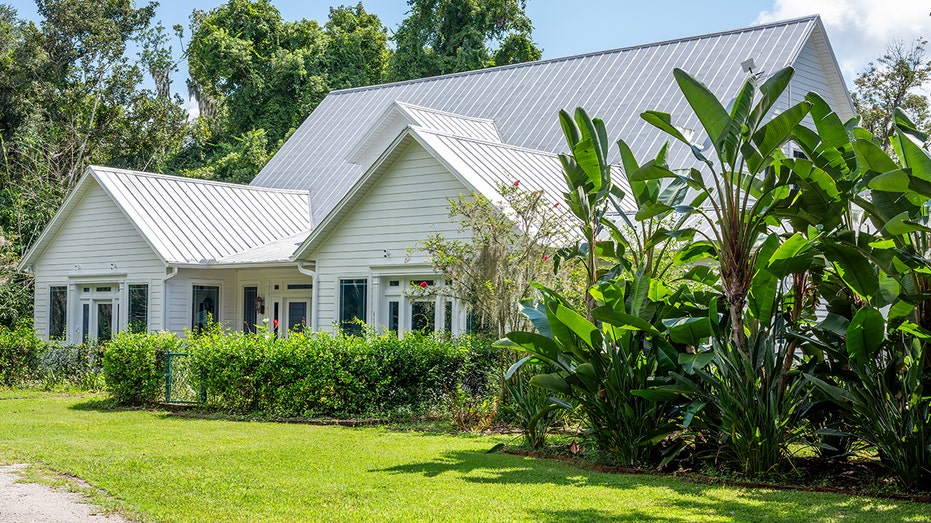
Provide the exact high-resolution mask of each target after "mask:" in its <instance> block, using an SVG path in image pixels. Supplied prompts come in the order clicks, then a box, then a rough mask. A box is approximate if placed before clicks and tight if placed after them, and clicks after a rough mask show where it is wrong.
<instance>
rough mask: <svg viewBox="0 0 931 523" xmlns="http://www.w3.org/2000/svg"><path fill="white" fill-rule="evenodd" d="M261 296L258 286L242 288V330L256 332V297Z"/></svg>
mask: <svg viewBox="0 0 931 523" xmlns="http://www.w3.org/2000/svg"><path fill="white" fill-rule="evenodd" d="M258 296H259V288H258V287H243V289H242V331H243V332H251V333H253V334H255V323H256V319H257V318H258V317H257V315H256V312H257V311H256V309H255V299H256V298H258Z"/></svg>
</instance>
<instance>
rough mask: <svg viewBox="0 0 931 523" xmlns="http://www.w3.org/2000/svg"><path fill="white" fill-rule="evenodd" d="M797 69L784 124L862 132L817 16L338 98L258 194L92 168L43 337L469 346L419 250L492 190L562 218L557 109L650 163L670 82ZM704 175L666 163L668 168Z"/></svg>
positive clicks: (46, 278)
mask: <svg viewBox="0 0 931 523" xmlns="http://www.w3.org/2000/svg"><path fill="white" fill-rule="evenodd" d="M748 59H752V63H753V69H752V70H748V67H747V65H748V63H749V62H748ZM742 64H743V65H742ZM787 65H791V66H794V67H795V69H796V74H795V77H794V79H793V80H792V84H791V86H790V87H789V89H788V90H787V91H786V93H785V94H784V95H783V97H782V99H781V100H779V102H777V104H776V105H775V107H774V109H773V110H774V111H780V110H783V109H785V108H786V107H788V106H789V105H791V104H794V103H796V102H798V101H799V100H801V99H802V98H803V97H804V96H805V94H806V93H808V92H810V91H815V92H818V93H819V94H820V95H821V96H822V97H824V98H825V99H826V100H827V101H828V102H829V103H830V104H831V105H832V106H833V107H834V108H835V110H836V111H838V113H839V114H840V115H841V116H842V117H850V116H853V107H852V105H851V103H850V98H849V94H848V92H847V90H846V87H845V86H844V81H843V78H842V76H841V73H840V71H839V69H838V67H837V63H836V60H835V58H834V54H833V52H832V50H831V46H830V44H829V42H828V39H827V36H826V35H825V31H824V27H823V26H822V24H821V21H820V19H819V18H818V17H816V16H813V17H806V18H800V19H795V20H788V21H784V22H777V23H773V24H768V25H761V26H755V27H749V28H744V29H738V30H734V31H727V32H722V33H715V34H708V35H701V36H696V37H690V38H683V39H678V40H670V41H665V42H658V43H653V44H646V45H641V46H635V47H628V48H623V49H616V50H611V51H603V52H597V53H590V54H584V55H579V56H572V57H567V58H558V59H553V60H544V61H539V62H532V63H525V64H518V65H512V66H505V67H497V68H493V69H485V70H479V71H472V72H466V73H458V74H452V75H446V76H440V77H434V78H426V79H421V80H412V81H407V82H399V83H393V84H385V85H378V86H372V87H364V88H357V89H347V90H343V91H334V92H332V93H330V94H329V95H328V96H327V97H326V98H325V99H324V100H323V102H322V103H321V104H320V105H319V106H318V107H317V108H316V109H315V110H314V112H313V113H312V114H311V115H310V116H309V117H308V118H307V119H306V120H305V121H304V123H303V124H302V125H301V126H300V128H298V130H297V131H296V132H295V133H294V135H293V136H292V137H291V138H290V139H289V140H288V141H287V143H285V144H284V146H283V147H282V148H281V150H280V151H279V152H278V153H277V154H276V155H275V156H274V157H273V158H272V159H271V161H270V162H269V163H268V165H267V166H266V167H265V168H264V169H263V170H262V172H261V173H259V175H258V176H257V177H256V178H255V180H253V182H252V184H251V185H249V186H239V185H232V184H223V183H213V182H205V181H200V180H192V179H185V178H179V177H172V176H163V175H158V174H149V173H142V172H131V171H124V170H119V169H111V168H107V167H91V168H89V169H88V172H87V173H86V174H85V175H84V177H83V178H82V179H81V180H80V181H79V182H78V184H77V186H76V187H75V189H74V190H73V192H72V193H71V194H70V195H69V197H68V198H67V199H66V201H65V202H64V204H63V205H62V208H61V209H60V210H59V212H58V213H57V214H56V215H55V217H54V218H53V219H52V221H51V223H50V224H49V225H48V227H47V228H46V230H45V231H44V232H43V234H42V235H41V237H40V238H39V240H38V241H37V242H36V243H35V245H33V246H32V247H31V249H30V250H29V252H28V253H27V254H26V255H25V257H24V258H23V261H22V263H21V267H22V268H23V269H26V270H30V271H32V272H33V273H34V274H35V277H36V295H35V326H36V332H37V333H38V334H39V335H40V336H42V337H45V338H58V339H63V340H65V341H66V342H69V343H77V342H81V341H82V340H86V339H106V338H108V337H110V336H112V334H113V333H115V332H117V331H119V330H121V329H125V328H127V327H129V326H131V327H134V328H140V329H142V328H144V329H148V330H167V331H172V332H182V331H183V330H184V329H193V328H198V327H199V326H201V325H203V324H204V322H205V321H206V318H207V317H208V315H209V316H211V317H212V318H213V319H215V320H217V321H220V322H221V323H222V324H223V325H225V326H226V327H227V328H229V329H254V328H255V325H257V324H258V325H261V324H263V322H265V321H267V322H268V323H269V325H270V326H273V325H274V324H275V323H277V324H278V325H279V326H280V330H281V333H282V335H287V332H286V331H287V330H289V329H294V328H310V329H313V330H330V329H333V328H334V325H340V324H343V325H349V324H350V322H351V321H352V320H353V319H354V318H358V319H361V320H363V321H364V322H366V323H368V324H370V325H373V326H376V327H379V328H389V329H392V330H399V331H405V330H410V329H424V328H425V329H428V330H430V329H437V330H439V329H444V330H448V331H451V332H453V333H459V332H462V331H463V330H464V329H465V327H466V315H467V314H466V313H467V311H466V310H465V307H464V306H463V305H462V304H460V303H458V302H457V301H456V300H452V299H448V298H442V297H436V298H417V299H412V298H409V297H408V296H406V295H405V290H406V289H408V288H410V286H411V283H412V282H413V283H414V284H419V283H420V282H424V281H425V282H428V284H430V285H443V279H442V277H441V275H438V274H436V272H435V270H434V269H433V268H432V267H431V266H430V265H429V264H428V263H427V261H426V259H425V257H424V256H423V254H422V253H418V252H416V251H415V252H413V254H412V255H409V254H408V251H409V249H411V248H415V247H416V246H417V244H418V242H419V241H420V240H422V239H424V238H426V237H427V236H428V235H430V234H432V233H435V232H441V233H443V234H445V235H447V236H455V235H459V234H461V232H460V231H459V228H458V226H457V225H456V224H455V223H453V222H452V221H451V220H450V218H449V216H448V211H449V203H448V202H449V199H455V198H458V197H460V195H464V194H470V193H471V192H473V191H477V192H479V193H482V194H484V195H486V196H487V197H488V198H489V199H491V200H497V199H499V196H498V195H497V194H496V192H495V187H496V184H497V183H512V182H513V181H514V180H520V181H521V185H522V186H523V187H527V188H530V189H533V190H543V191H544V193H545V194H546V197H547V198H550V199H551V200H552V201H553V202H556V201H559V200H560V199H561V187H562V184H563V178H562V172H561V168H560V165H559V162H558V160H557V157H556V153H558V152H563V151H564V150H565V148H566V147H565V144H564V139H563V136H562V132H561V129H560V127H559V122H558V118H557V112H558V111H559V109H569V110H570V111H571V110H572V109H574V108H575V107H585V108H586V110H587V111H588V112H589V114H591V115H593V116H595V117H599V118H602V119H603V120H604V121H605V122H606V124H607V126H608V131H609V134H610V135H611V136H614V137H623V138H624V139H625V140H626V141H627V142H628V143H629V144H631V146H632V147H633V149H634V153H635V154H636V155H637V157H638V158H641V159H646V158H650V157H652V156H653V155H654V154H655V153H656V151H657V150H658V149H659V147H660V146H661V145H662V143H663V142H664V141H665V140H666V138H665V137H664V136H663V134H662V133H661V132H660V131H658V130H656V129H655V128H653V127H651V126H649V125H648V124H646V123H645V122H643V121H642V119H641V118H640V117H639V115H640V113H641V112H642V111H644V110H648V109H655V110H660V111H664V112H668V113H670V114H672V115H673V119H674V121H678V122H683V121H684V122H687V125H688V122H690V121H691V120H689V115H690V111H689V110H688V107H687V104H686V102H685V100H684V99H683V98H682V96H681V94H680V93H679V90H678V88H677V87H676V86H675V83H674V81H673V79H672V70H673V68H674V67H680V68H682V69H685V70H686V71H689V72H690V73H692V74H694V75H695V76H697V77H698V78H699V79H701V80H702V81H703V82H705V83H706V84H707V85H708V86H709V88H711V90H712V91H714V92H715V93H716V94H717V95H718V96H719V97H721V98H724V99H727V98H728V97H729V96H732V95H733V93H736V90H737V88H738V87H739V85H740V84H741V83H742V82H743V81H744V80H745V78H746V77H747V75H748V74H758V75H760V76H762V77H765V76H766V74H767V72H774V71H777V70H779V69H781V68H783V67H785V66H787ZM692 120H694V118H693V119H692ZM691 123H692V124H693V128H696V129H697V128H699V125H698V122H697V121H691ZM698 141H700V137H699V138H698ZM786 153H787V154H791V153H792V151H789V150H787V151H786ZM616 160H617V152H616V151H615V152H614V161H616ZM691 162H692V158H691V155H690V154H689V152H688V151H687V150H685V148H681V149H675V148H674V149H671V151H670V157H669V163H670V165H674V166H681V165H689V164H690V163H691Z"/></svg>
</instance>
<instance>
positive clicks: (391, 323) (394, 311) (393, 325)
mask: <svg viewBox="0 0 931 523" xmlns="http://www.w3.org/2000/svg"><path fill="white" fill-rule="evenodd" d="M400 319H401V304H400V303H399V302H397V301H389V302H388V330H390V331H394V332H398V327H399V325H398V323H399V320H400Z"/></svg>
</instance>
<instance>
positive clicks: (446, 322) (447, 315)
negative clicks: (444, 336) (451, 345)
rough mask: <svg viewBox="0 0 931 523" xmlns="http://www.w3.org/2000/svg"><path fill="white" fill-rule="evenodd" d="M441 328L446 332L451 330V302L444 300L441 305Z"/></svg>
mask: <svg viewBox="0 0 931 523" xmlns="http://www.w3.org/2000/svg"><path fill="white" fill-rule="evenodd" d="M443 329H445V330H446V332H452V331H453V302H452V300H446V302H445V303H444V307H443Z"/></svg>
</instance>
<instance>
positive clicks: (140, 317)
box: [126, 285, 149, 332]
mask: <svg viewBox="0 0 931 523" xmlns="http://www.w3.org/2000/svg"><path fill="white" fill-rule="evenodd" d="M126 327H127V328H128V330H129V332H146V331H148V330H149V286H148V285H130V286H129V325H127V326H126Z"/></svg>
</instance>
